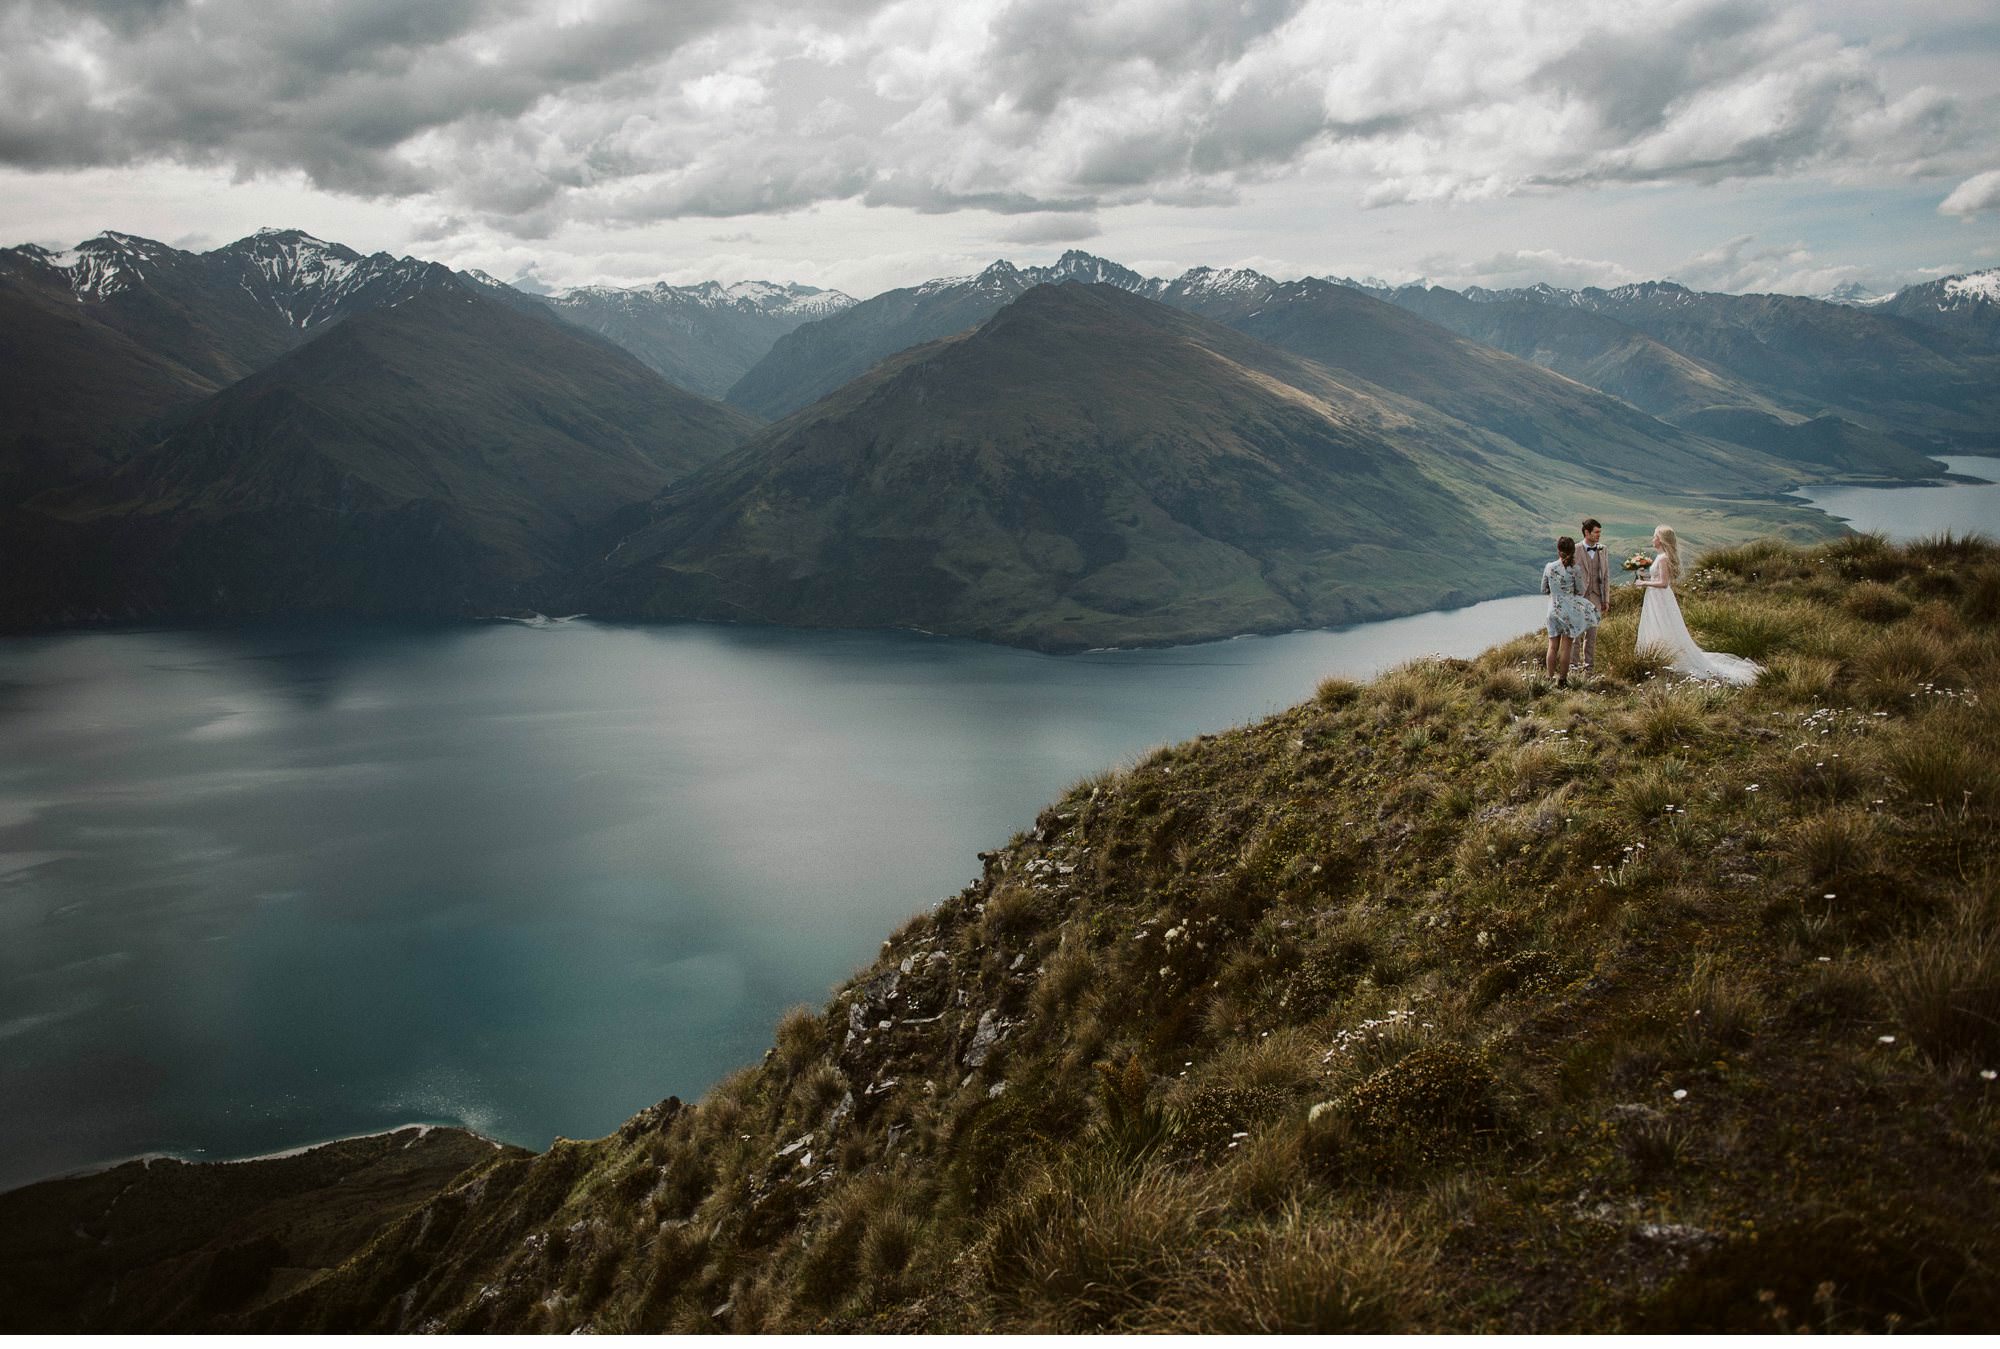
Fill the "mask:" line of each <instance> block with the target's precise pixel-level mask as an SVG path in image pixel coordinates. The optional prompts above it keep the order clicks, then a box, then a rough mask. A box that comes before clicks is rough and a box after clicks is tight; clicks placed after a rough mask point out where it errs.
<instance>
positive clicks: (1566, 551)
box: [1556, 534, 1576, 562]
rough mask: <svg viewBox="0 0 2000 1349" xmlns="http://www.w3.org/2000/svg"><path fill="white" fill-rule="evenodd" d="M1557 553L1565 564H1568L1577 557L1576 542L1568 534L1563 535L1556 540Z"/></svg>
mask: <svg viewBox="0 0 2000 1349" xmlns="http://www.w3.org/2000/svg"><path fill="white" fill-rule="evenodd" d="M1556 552H1557V553H1558V554H1560V555H1561V557H1562V560H1563V561H1564V562H1568V561H1569V560H1570V559H1571V558H1573V557H1575V556H1576V540H1575V539H1572V538H1571V537H1570V536H1569V535H1567V534H1565V535H1563V536H1562V537H1561V538H1559V539H1557V540H1556Z"/></svg>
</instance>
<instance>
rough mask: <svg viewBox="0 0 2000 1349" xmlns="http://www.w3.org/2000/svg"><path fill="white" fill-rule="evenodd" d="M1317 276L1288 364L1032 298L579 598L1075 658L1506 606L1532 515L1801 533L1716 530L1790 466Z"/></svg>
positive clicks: (1279, 349) (778, 442)
mask: <svg viewBox="0 0 2000 1349" xmlns="http://www.w3.org/2000/svg"><path fill="white" fill-rule="evenodd" d="M1009 282H1010V283H1011V278H1009ZM1321 284H1322V285H1323V286H1324V290H1323V292H1322V293H1316V294H1315V296H1314V297H1313V298H1314V299H1316V300H1317V301H1318V302H1319V306H1320V307H1318V308H1315V307H1314V306H1313V305H1312V304H1310V303H1308V302H1306V301H1303V300H1302V301H1300V302H1298V303H1296V304H1293V305H1290V306H1281V307H1279V308H1278V309H1277V310H1276V311H1274V312H1279V313H1282V314H1283V315H1284V321H1283V323H1282V324H1281V325H1279V326H1278V327H1277V329H1276V333H1277V335H1278V336H1281V337H1283V338H1284V339H1286V344H1285V345H1283V346H1280V345H1278V344H1276V343H1274V342H1270V341H1263V340H1258V339H1257V338H1256V337H1252V336H1250V335H1248V334H1246V333H1244V332H1241V331H1239V330H1237V329H1235V328H1232V327H1229V326H1227V325H1226V324H1223V323H1219V322H1215V321H1212V320H1209V319H1206V318H1203V317H1201V316H1199V315H1196V314H1192V313H1189V312H1187V311H1186V310H1185V309H1177V308H1175V307H1173V306H1171V305H1169V304H1163V303H1160V302H1158V301H1155V300H1149V299H1146V298H1144V297H1142V296H1140V295H1137V294H1133V293H1132V292H1130V291H1129V290H1126V289H1123V288H1121V287H1119V286H1117V285H1115V284H1111V283H1106V282H1097V283H1088V284H1086V283H1070V284H1060V285H1058V284H1047V283H1043V284H1038V285H1036V286H1034V287H1033V288H1032V289H1029V290H1027V291H1025V292H1023V293H1022V294H1021V295H1020V296H1019V297H1018V298H1017V299H1015V300H1014V301H1013V302H1012V303H1010V304H1007V305H1006V306H1004V307H1003V308H1001V309H999V310H998V311H997V312H996V313H995V314H994V316H993V317H992V318H990V319H988V320H987V321H986V322H985V323H984V324H982V325H981V326H980V327H978V328H977V329H975V330H973V331H972V332H970V333H968V334H963V335H961V336H958V337H952V338H945V339H941V340H939V341H937V342H933V343H929V344H926V345H923V346H919V347H916V348H914V349H912V350H909V351H906V352H903V353H900V354H899V355H896V356H894V357H891V358H890V359H889V360H887V361H885V362H882V363H880V364H879V365H877V366H876V367H874V368H873V369H872V370H871V371H870V372H869V373H868V374H866V375H864V376H862V377H861V378H859V379H856V380H853V381H851V382H849V383H848V384H845V385H843V386H842V387H841V388H840V389H839V390H838V391H836V392H835V393H833V394H830V395H828V396H827V397H825V398H822V399H821V400H819V401H818V402H816V403H814V404H813V405H812V406H810V407H808V408H807V409H805V410H803V411H801V412H798V413H795V414H793V415H792V416H791V417H789V418H787V419H785V420H784V421H782V422H779V423H777V424H776V425H774V426H772V427H770V428H769V429H768V430H766V431H764V432H762V433H760V434H759V435H758V436H756V437H755V438H753V439H752V440H751V441H750V442H749V443H748V444H746V445H745V446H744V447H743V448H741V449H740V450H738V451H736V452H735V453H733V454H732V455H730V456H729V457H728V458H727V459H726V460H723V461H720V462H718V463H717V464H715V465H713V466H712V467H711V468H709V469H707V470H705V471H703V472H701V473H698V474H694V475H692V476H690V477H688V478H687V479H684V480H682V481H681V482H679V483H676V484H675V485H673V486H672V487H670V488H668V489H667V490H666V491H665V492H664V493H663V494H662V496H661V497H660V499H659V500H658V501H656V502H655V503H654V505H653V508H652V512H651V515H652V519H651V520H650V522H649V523H648V524H647V525H646V527H644V528H642V529H640V530H638V531H636V532H634V533H633V534H631V535H630V536H628V537H627V538H626V539H625V540H624V542H623V543H622V544H621V546H620V547H619V549H618V550H617V551H616V552H615V553H614V554H612V555H611V556H610V558H608V559H607V561H606V563H605V564H604V565H603V566H602V567H600V568H598V569H596V570H595V571H594V572H593V573H592V574H591V575H590V576H589V577H588V578H587V579H586V582H585V588H584V592H583V593H585V594H588V595H590V596H591V597H592V600H593V603H595V604H598V605H603V606H608V608H609V609H610V610H611V611H612V612H617V613H628V614H640V615H645V616H653V617H696V618H733V619H752V620H757V621H764V622H778V623H784V624H790V625H814V626H817V625H830V626H848V627H882V626H908V627H919V628H923V629H926V630H930V631H939V632H949V633H956V634H961V635H966V636H975V637H984V638H989V639H994V640H999V641H1005V642H1012V643H1017V644H1021V645H1029V646H1038V647H1043V648H1046V649H1051V650H1075V649H1078V648H1082V647H1089V646H1104V645H1117V644H1129V643H1138V642H1161V641H1184V640H1194V639H1198V638H1202V637H1212V636H1216V635H1220V634H1223V633H1230V632H1251V631H1263V632H1268V631H1274V630H1283V629H1288V628H1296V627H1308V626H1325V625H1329V624H1334V623H1341V622H1348V621H1354V620H1358V619H1363V618H1371V617H1380V616H1384V615H1388V614H1394V613H1406V612H1410V611H1412V610H1415V609H1421V608H1428V607H1431V606H1433V605H1437V604H1448V603H1453V602H1457V603H1464V602H1469V601H1471V600H1474V599H1484V598H1487V597H1488V596H1491V595H1494V594H1499V593H1503V592H1505V591H1510V590H1518V589H1519V588H1520V583H1519V576H1520V574H1521V573H1522V571H1523V570H1524V569H1525V570H1527V571H1529V572H1532V569H1533V564H1534V559H1535V558H1536V557H1538V556H1539V554H1540V553H1541V552H1543V551H1545V550H1546V549H1547V548H1548V547H1549V546H1550V541H1549V540H1548V539H1546V538H1544V537H1543V535H1545V534H1546V533H1547V524H1546V522H1547V521H1548V520H1549V519H1550V518H1551V516H1553V517H1554V518H1558V519H1561V518H1566V517H1568V516H1571V515H1577V514H1580V513H1581V512H1582V511H1584V510H1596V511H1597V512H1598V513H1600V514H1601V515H1602V516H1603V517H1604V518H1606V519H1607V520H1608V521H1619V522H1625V523H1626V524H1627V527H1628V528H1638V527H1640V526H1639V525H1638V524H1637V523H1636V522H1638V521H1640V520H1643V519H1647V518H1649V514H1650V513H1654V512H1657V511H1659V510H1661V509H1664V508H1666V506H1667V505H1668V503H1672V506H1673V509H1675V510H1676V511H1677V512H1678V514H1679V518H1682V519H1684V520H1689V521H1696V520H1699V521H1700V522H1701V524H1700V525H1699V526H1697V532H1705V533H1706V536H1707V537H1710V538H1716V537H1718V536H1719V535H1720V536H1736V535H1740V534H1741V533H1742V532H1743V531H1744V530H1746V529H1747V530H1749V531H1750V532H1782V531H1784V530H1785V529H1787V528H1792V529H1802V528H1806V527H1807V526H1806V524H1805V518H1806V517H1805V516H1804V515H1803V513H1799V512H1794V511H1791V510H1790V509H1789V508H1786V507H1783V506H1775V505H1763V504H1760V505H1756V506H1746V505H1742V504H1737V505H1733V506H1732V507H1731V508H1730V509H1729V511H1728V512H1722V511H1718V510H1717V509H1716V507H1717V504H1718V501H1719V500H1720V498H1721V497H1723V496H1725V495H1726V496H1729V497H1731V498H1741V497H1744V496H1746V495H1755V494H1765V493H1771V492H1774V491H1775V490H1777V489H1779V488H1782V487H1783V486H1784V485H1785V482H1786V480H1787V473H1786V470H1785V468H1784V466H1782V465H1779V464H1776V463H1774V462H1772V461H1770V460H1768V459H1766V458H1764V457H1762V456H1758V455H1755V454H1752V453H1749V452H1742V451H1735V450H1732V449H1729V448H1726V447H1724V446H1721V445H1718V444H1716V443H1715V442H1712V441H1708V440H1705V439H1703V438H1701V437H1697V436H1693V435H1689V434H1687V433H1685V432H1682V431H1679V430H1677V429H1675V428H1673V427H1670V426H1667V425H1665V424H1664V423H1661V422H1658V421H1655V420H1653V419H1652V418H1649V417H1647V416H1645V415H1644V414H1642V413H1639V412H1637V411H1636V410H1634V409H1632V408H1630V407H1627V406H1626V405H1624V404H1621V403H1618V402H1617V401H1616V400H1615V399H1611V398H1608V397H1606V396H1605V395H1602V394H1599V393H1596V392H1594V391H1592V390H1590V389H1586V388H1584V387H1582V386H1581V385H1577V384H1574V383H1571V382H1570V381H1567V380H1563V379H1560V378H1558V377H1556V376H1554V375H1551V374H1549V373H1547V372H1546V371H1543V370H1542V369H1540V368H1539V367H1536V366H1533V365H1530V364H1528V363H1526V362H1522V361H1518V360H1514V359H1512V358H1510V357H1507V356H1505V355H1502V354H1500V353H1498V352H1494V351H1491V350H1490V349H1486V348H1481V347H1479V346H1477V345H1476V344H1474V343H1471V342H1467V341H1465V340H1463V339H1461V338H1457V337H1454V336H1452V335H1451V334H1449V333H1446V332H1443V331H1442V330H1440V329H1437V328H1435V327H1433V326H1432V325H1429V324H1425V323H1423V322H1421V321H1420V320H1417V319H1414V318H1412V317H1411V316H1409V315H1407V314H1405V313H1404V312H1402V311H1401V310H1398V309H1396V308H1394V307H1393V306H1389V305H1386V304H1383V303H1381V302H1379V301H1376V300H1373V299H1371V298H1370V297H1368V296H1366V295H1363V294H1361V293H1360V292H1358V291H1354V290H1350V289H1346V288H1343V287H1337V286H1332V285H1325V284H1324V283H1321ZM1301 349H1310V350H1312V351H1314V352H1315V353H1316V354H1317V357H1318V359H1307V358H1303V357H1301V356H1300V355H1298V354H1297V353H1298V352H1299V351H1300V350H1301ZM1688 483H1700V484H1702V486H1701V488H1700V489H1699V490H1694V491H1691V490H1689V489H1688V488H1687V487H1686V486H1684V484H1688ZM1726 516H1733V517H1734V519H1733V521H1726V520H1725V517H1726ZM1443 556H1449V557H1453V558H1456V559H1459V560H1458V561H1456V562H1452V563H1445V562H1443V561H1442V557H1443Z"/></svg>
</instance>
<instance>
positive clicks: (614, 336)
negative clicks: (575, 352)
mask: <svg viewBox="0 0 2000 1349" xmlns="http://www.w3.org/2000/svg"><path fill="white" fill-rule="evenodd" d="M543 303H545V304H547V305H548V307H549V308H550V309H552V310H553V311H555V313H556V315H557V316H558V317H560V318H562V319H564V320H566V321H568V322H570V323H574V324H575V325H577V326H578V327H579V328H587V329H589V330H590V331H591V332H594V333H598V334H600V335H602V336H604V337H606V338H609V339H610V340H611V341H613V342H616V343H617V344H618V345H619V346H621V347H623V348H625V349H626V350H627V351H629V352H631V353H632V354H633V355H634V356H637V357H638V358H639V359H640V360H641V361H643V362H645V363H646V364H647V365H648V366H650V367H652V368H653V369H654V370H657V371H658V372H659V373H660V374H661V375H662V376H664V377H665V378H666V379H668V380H670V381H671V382H673V383H675V384H678V385H680V386H681V387H682V388H683V389H691V390H693V391H694V392H696V393H699V394H705V395H707V396H708V397H710V398H721V397H722V396H723V395H724V394H726V393H728V392H729V389H730V386H731V385H733V384H735V383H736V381H737V380H739V379H741V378H742V377H743V375H744V374H745V373H746V372H747V371H748V370H749V369H750V367H751V366H753V365H755V364H756V363H757V362H758V360H759V359H761V358H762V357H763V355H764V353H765V352H767V351H769V350H770V349H771V346H772V344H773V343H775V342H777V340H778V339H779V338H781V337H783V336H784V335H785V334H786V333H789V332H791V331H793V330H794V329H796V328H797V327H798V326H799V325H800V324H803V323H809V322H811V321H812V320H814V319H818V318H825V317H827V316H828V315H832V314H837V313H839V312H840V311H841V310H843V309H846V308H848V307H850V306H852V305H853V303H854V301H853V299H852V298H851V297H849V296H846V295H843V294H841V293H840V292H839V291H837V290H820V289H818V288H816V287H813V286H801V285H797V284H790V285H783V286H778V285H773V284H771V283H770V282H768V281H741V282H738V283H736V284H735V285H733V286H723V285H720V284H718V283H716V282H714V281H708V282H704V283H703V284H701V285H699V286H670V285H668V284H667V283H666V282H664V281H661V282H658V283H656V284H654V285H651V286H634V287H628V288H622V289H621V288H617V287H611V286H581V287H578V288H576V289H573V290H566V291H563V292H562V293H560V294H557V295H551V296H548V297H546V298H545V299H544V300H543Z"/></svg>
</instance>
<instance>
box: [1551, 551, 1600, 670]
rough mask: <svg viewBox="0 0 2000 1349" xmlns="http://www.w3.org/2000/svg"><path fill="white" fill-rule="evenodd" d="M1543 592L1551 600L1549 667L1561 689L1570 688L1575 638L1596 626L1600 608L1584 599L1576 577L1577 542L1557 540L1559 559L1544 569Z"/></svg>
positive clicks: (1557, 557) (1580, 581) (1580, 583)
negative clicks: (1571, 654)
mask: <svg viewBox="0 0 2000 1349" xmlns="http://www.w3.org/2000/svg"><path fill="white" fill-rule="evenodd" d="M1542 593H1543V594H1544V595H1547V596H1548V597H1549V652H1548V658H1547V661H1546V664H1547V666H1548V671H1549V673H1550V674H1552V675H1554V676H1555V677H1556V686H1557V687H1558V688H1568V687H1569V660H1570V653H1571V652H1572V651H1573V650H1574V649H1575V642H1576V639H1577V638H1579V637H1581V636H1583V634H1584V633H1586V632H1589V631H1590V630H1591V629H1592V628H1594V627H1596V626H1597V606H1596V605H1595V604H1592V603H1591V602H1590V601H1589V600H1587V599H1585V598H1584V597H1583V585H1582V579H1581V578H1580V577H1579V576H1578V575H1577V574H1576V540H1575V539H1572V538H1571V537H1570V536H1569V535H1567V534H1565V535H1563V536H1562V537H1561V538H1559V539H1557V540H1556V560H1555V561H1553V562H1551V563H1549V564H1548V565H1547V566H1546V567H1543V568H1542Z"/></svg>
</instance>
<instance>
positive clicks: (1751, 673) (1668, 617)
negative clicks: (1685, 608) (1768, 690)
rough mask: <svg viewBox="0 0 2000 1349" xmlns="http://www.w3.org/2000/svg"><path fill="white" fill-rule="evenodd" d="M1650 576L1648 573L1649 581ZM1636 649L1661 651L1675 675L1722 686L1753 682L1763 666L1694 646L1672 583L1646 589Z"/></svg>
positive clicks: (1640, 607)
mask: <svg viewBox="0 0 2000 1349" xmlns="http://www.w3.org/2000/svg"><path fill="white" fill-rule="evenodd" d="M1650 575H1651V573H1650V572H1649V573H1648V577H1649V579H1650ZM1638 646H1639V650H1641V651H1645V650H1647V649H1649V648H1652V649H1656V650H1660V651H1664V652H1665V653H1666V654H1667V655H1668V657H1670V659H1671V665H1670V668H1671V669H1673V670H1674V671H1675V672H1676V673H1679V674H1684V675H1690V676H1692V677H1693V678H1696V679H1715V680H1720V681H1721V682H1723V683H1725V684H1751V683H1755V682H1756V679H1757V676H1758V675H1760V674H1762V673H1763V672H1764V667H1763V666H1761V665H1759V664H1758V663H1757V662H1756V661H1754V660H1745V659H1744V658H1743V657H1741V656H1732V655H1730V654H1729V653H1728V652H1726V651H1703V650H1702V649H1701V648H1700V647H1698V646H1696V645H1695V644H1694V636H1693V634H1691V633H1689V632H1688V626H1687V620H1685V619H1683V618H1682V617H1681V602H1680V601H1679V600H1677V599H1675V598H1674V590H1673V585H1672V583H1671V582H1669V584H1667V585H1664V586H1648V587H1646V598H1645V600H1644V602H1643V603H1642V604H1641V605H1640V606H1639V642H1638Z"/></svg>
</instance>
